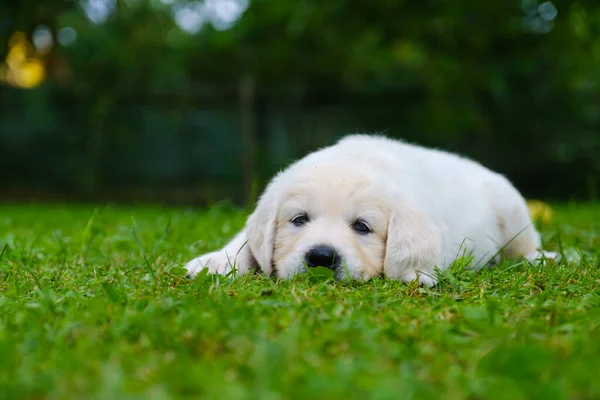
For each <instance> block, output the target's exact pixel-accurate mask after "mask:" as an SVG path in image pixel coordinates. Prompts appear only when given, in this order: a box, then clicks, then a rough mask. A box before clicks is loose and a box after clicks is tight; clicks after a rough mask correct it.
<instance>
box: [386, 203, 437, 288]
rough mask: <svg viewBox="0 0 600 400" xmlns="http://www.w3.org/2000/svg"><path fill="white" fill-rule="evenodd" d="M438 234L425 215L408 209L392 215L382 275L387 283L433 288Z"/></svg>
mask: <svg viewBox="0 0 600 400" xmlns="http://www.w3.org/2000/svg"><path fill="white" fill-rule="evenodd" d="M441 247H442V243H441V234H440V231H439V229H438V228H437V227H436V226H435V224H433V222H432V221H431V220H430V219H429V217H427V216H426V215H424V214H422V213H420V212H418V211H417V210H415V209H412V208H411V207H402V208H401V209H398V210H396V211H395V212H393V213H392V215H391V217H390V221H389V224H388V234H387V241H386V248H385V257H384V261H383V272H384V274H385V276H387V277H388V278H390V279H398V280H404V281H411V280H413V279H415V278H416V277H417V276H420V278H419V280H420V281H421V283H426V284H429V285H433V284H435V280H436V279H435V276H434V268H435V267H436V263H437V262H438V261H439V259H440V253H441Z"/></svg>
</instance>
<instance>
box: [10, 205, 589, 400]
mask: <svg viewBox="0 0 600 400" xmlns="http://www.w3.org/2000/svg"><path fill="white" fill-rule="evenodd" d="M244 217H245V215H244V214H243V213H242V212H239V211H233V210H229V209H227V208H225V207H221V208H219V207H216V208H213V209H210V210H207V211H206V210H205V211H200V210H185V209H167V208H148V207H139V208H134V207H130V208H121V207H99V208H98V209H97V210H96V211H94V209H93V208H91V207H83V206H78V207H74V206H0V253H1V255H0V398H7V399H17V398H18V399H67V398H68V399H111V400H112V399H125V398H127V399H129V398H131V399H134V398H135V399H169V398H199V397H201V396H204V397H206V398H222V399H237V398H248V399H250V398H252V399H277V398H309V399H326V398H343V399H349V398H360V399H364V398H376V399H398V398H407V399H408V398H431V399H440V398H444V399H460V398H473V399H518V398H527V399H533V398H544V399H561V398H569V399H592V398H600V379H599V376H600V373H599V372H598V371H599V368H600V364H599V363H600V361H599V360H600V329H599V328H600V289H599V287H600V267H599V258H600V253H599V250H598V249H599V248H600V206H592V205H586V206H579V207H576V206H574V205H570V206H562V207H558V208H557V210H556V220H557V223H556V225H554V226H550V227H547V228H545V229H544V231H543V233H544V240H545V241H546V242H547V243H548V247H549V248H551V249H552V248H554V249H556V248H559V247H560V248H561V249H562V251H563V252H564V254H565V256H566V258H567V262H564V263H562V264H560V265H556V264H549V265H548V266H546V267H544V268H541V267H536V266H532V265H528V264H525V263H519V264H515V263H509V262H505V263H503V264H501V265H500V266H498V267H497V268H494V269H490V270H485V271H483V272H481V273H476V274H475V273H472V272H469V271H465V270H461V269H460V268H458V267H457V268H454V269H453V270H452V271H450V272H447V273H444V274H443V275H442V276H441V280H440V284H439V286H438V287H436V288H434V289H425V288H420V287H418V286H417V285H414V284H410V285H406V284H402V283H399V282H391V281H387V280H385V279H375V280H372V281H370V282H366V283H357V282H353V283H348V282H333V281H331V280H327V279H323V278H320V279H319V278H318V277H307V276H303V277H299V278H297V279H296V280H294V281H289V282H278V281H275V280H271V279H268V278H265V277H259V276H248V277H244V278H241V279H237V280H231V279H227V278H224V277H210V276H203V277H201V278H200V279H197V280H195V281H188V280H186V279H183V278H182V276H183V275H184V270H183V269H182V268H181V265H182V264H183V263H184V262H185V261H186V260H188V259H190V258H191V257H193V256H197V255H199V254H201V253H203V252H205V251H207V250H211V249H214V248H216V247H218V246H220V245H223V244H224V243H225V242H226V240H227V239H228V237H230V236H231V235H232V234H233V233H234V232H235V231H236V230H237V229H238V228H240V227H241V226H242V224H243V222H244Z"/></svg>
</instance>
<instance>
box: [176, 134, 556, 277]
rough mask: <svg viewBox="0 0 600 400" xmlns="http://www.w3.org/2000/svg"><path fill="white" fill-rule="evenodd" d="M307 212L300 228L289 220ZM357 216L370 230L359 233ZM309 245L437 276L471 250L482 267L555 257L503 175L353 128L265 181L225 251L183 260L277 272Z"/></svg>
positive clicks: (410, 273)
mask: <svg viewBox="0 0 600 400" xmlns="http://www.w3.org/2000/svg"><path fill="white" fill-rule="evenodd" d="M302 212H306V213H307V214H308V215H309V217H310V221H309V222H308V223H307V224H306V225H305V226H302V227H298V226H295V225H294V224H292V223H291V222H290V221H291V219H292V218H294V216H296V215H297V214H299V213H302ZM356 218H360V219H362V220H364V221H365V222H367V224H368V225H369V226H370V228H371V229H372V233H370V234H368V235H360V234H358V233H357V232H355V231H354V230H353V229H352V228H351V227H350V225H351V224H352V223H353V222H354V221H355V219H356ZM316 245H328V246H331V247H334V248H335V249H337V251H338V253H339V254H340V256H341V257H342V260H343V262H344V268H340V269H339V270H338V271H337V272H336V276H337V277H338V278H343V277H346V276H348V275H349V277H351V278H355V279H369V278H372V277H374V276H377V275H381V274H384V275H385V276H387V277H388V278H391V279H399V280H403V281H412V280H414V279H418V280H419V281H420V282H421V283H422V284H425V285H428V286H431V285H434V284H435V283H436V277H435V273H434V269H435V267H438V268H439V269H442V270H443V269H445V268H447V267H448V266H449V265H450V264H451V263H452V262H454V261H455V260H456V259H457V258H458V257H463V256H472V257H473V264H472V265H473V266H474V267H475V268H481V267H483V266H484V265H486V264H487V263H488V262H489V261H495V260H496V259H497V258H498V257H499V256H500V255H501V254H502V253H506V255H507V256H509V257H511V258H514V257H519V256H525V257H527V258H529V259H532V260H533V259H537V258H545V257H547V258H553V257H555V255H554V254H552V253H544V252H542V251H541V249H540V246H541V243H540V236H539V234H538V232H537V231H536V229H535V227H534V226H533V223H532V221H531V219H530V217H529V213H528V209H527V205H526V203H525V200H524V199H523V197H522V196H521V195H520V194H519V192H518V191H517V190H516V189H515V188H514V187H513V186H512V184H511V183H510V182H509V181H508V180H507V179H506V178H505V177H503V176H502V175H499V174H497V173H494V172H492V171H490V170H488V169H487V168H485V167H483V166H481V165H480V164H478V163H476V162H474V161H471V160H469V159H466V158H462V157H459V156H457V155H454V154H450V153H447V152H443V151H439V150H433V149H426V148H423V147H419V146H416V145H411V144H407V143H403V142H400V141H396V140H392V139H388V138H385V137H381V136H370V135H351V136H347V137H346V138H344V139H342V140H341V141H339V142H338V143H337V144H335V145H333V146H330V147H326V148H324V149H321V150H319V151H316V152H314V153H312V154H309V155H308V156H306V157H304V158H303V159H301V160H299V161H297V162H296V163H294V164H292V165H291V166H289V167H288V168H287V169H286V170H284V171H283V172H281V173H279V174H278V175H277V176H275V177H274V178H273V180H272V181H271V183H270V184H269V185H268V186H267V188H266V189H265V192H264V193H263V195H262V196H261V198H260V200H259V202H258V204H257V207H256V210H255V211H254V212H253V214H252V215H251V216H250V217H249V218H248V221H247V224H246V227H245V228H244V229H243V230H242V231H241V232H240V233H239V234H238V235H237V236H236V237H235V238H234V239H233V240H232V241H231V242H230V243H229V244H227V245H226V246H225V248H223V249H221V250H218V251H216V252H213V253H210V254H206V255H203V256H201V257H198V258H196V259H194V260H192V261H191V262H189V263H188V264H187V265H186V268H187V270H188V274H189V276H195V275H196V274H197V273H198V272H199V271H200V270H202V269H203V268H208V269H209V272H210V273H219V274H226V273H228V272H229V271H231V269H232V267H235V268H236V270H237V273H238V274H245V273H247V272H249V271H251V270H253V269H254V267H258V269H259V270H261V271H262V272H264V273H266V274H268V275H276V276H278V277H281V278H290V277H292V276H294V275H295V274H297V273H302V272H305V271H306V267H305V263H304V260H305V259H304V257H305V254H306V252H307V251H308V250H310V249H311V248H312V247H313V246H316Z"/></svg>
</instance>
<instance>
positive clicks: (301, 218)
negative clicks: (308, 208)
mask: <svg viewBox="0 0 600 400" xmlns="http://www.w3.org/2000/svg"><path fill="white" fill-rule="evenodd" d="M307 222H308V215H306V214H299V215H296V216H295V217H294V218H292V221H291V223H292V224H294V225H296V226H302V225H305V224H306V223H307Z"/></svg>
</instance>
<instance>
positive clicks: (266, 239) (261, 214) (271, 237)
mask: <svg viewBox="0 0 600 400" xmlns="http://www.w3.org/2000/svg"><path fill="white" fill-rule="evenodd" d="M277 210H278V198H277V196H276V192H275V190H274V189H273V185H272V184H271V185H269V186H268V187H267V189H266V190H265V192H264V193H263V195H262V196H261V198H260V199H259V201H258V204H257V205H256V209H255V210H254V212H253V213H252V215H250V217H249V218H248V221H247V222H246V232H247V239H248V245H249V246H250V251H251V252H252V256H253V257H254V259H255V260H256V262H257V263H258V265H259V266H260V269H261V270H262V271H263V272H264V273H265V274H267V275H271V273H272V272H273V246H274V244H275V223H276V219H277Z"/></svg>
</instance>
